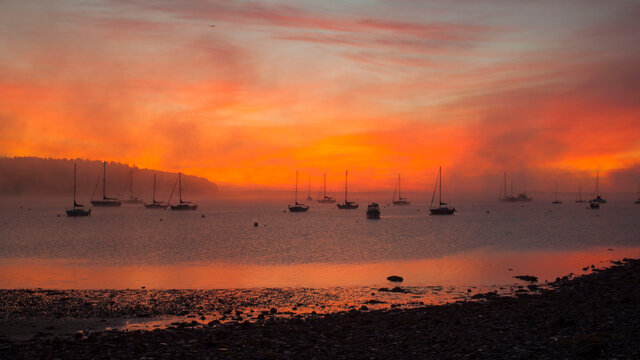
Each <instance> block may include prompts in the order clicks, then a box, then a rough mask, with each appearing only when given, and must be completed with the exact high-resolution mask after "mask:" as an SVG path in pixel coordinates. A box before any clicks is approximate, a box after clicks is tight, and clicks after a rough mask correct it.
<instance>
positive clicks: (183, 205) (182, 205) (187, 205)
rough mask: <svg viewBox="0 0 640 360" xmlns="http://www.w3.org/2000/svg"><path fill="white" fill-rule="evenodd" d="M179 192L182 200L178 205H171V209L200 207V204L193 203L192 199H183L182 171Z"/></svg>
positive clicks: (179, 176) (179, 174)
mask: <svg viewBox="0 0 640 360" xmlns="http://www.w3.org/2000/svg"><path fill="white" fill-rule="evenodd" d="M174 188H175V185H174ZM172 193H173V192H172ZM178 194H179V197H180V202H179V203H177V204H176V205H171V210H195V209H197V208H198V205H191V201H184V200H182V173H178Z"/></svg>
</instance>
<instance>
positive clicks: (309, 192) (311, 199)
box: [307, 176, 313, 201]
mask: <svg viewBox="0 0 640 360" xmlns="http://www.w3.org/2000/svg"><path fill="white" fill-rule="evenodd" d="M307 201H313V198H312V197H311V176H309V188H308V190H307Z"/></svg>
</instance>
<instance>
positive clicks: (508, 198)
mask: <svg viewBox="0 0 640 360" xmlns="http://www.w3.org/2000/svg"><path fill="white" fill-rule="evenodd" d="M503 188H504V197H503V198H500V201H506V202H528V201H531V200H532V199H531V197H529V195H527V192H526V191H523V192H521V193H520V194H518V196H513V179H512V180H511V195H509V196H507V172H506V171H505V172H504V187H503Z"/></svg>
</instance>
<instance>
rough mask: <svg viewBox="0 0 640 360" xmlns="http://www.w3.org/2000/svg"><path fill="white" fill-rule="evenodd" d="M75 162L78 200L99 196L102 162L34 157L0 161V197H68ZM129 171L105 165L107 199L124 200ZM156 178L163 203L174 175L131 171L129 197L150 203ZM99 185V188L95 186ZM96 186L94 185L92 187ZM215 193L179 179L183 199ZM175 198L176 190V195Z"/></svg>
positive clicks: (201, 182) (199, 182)
mask: <svg viewBox="0 0 640 360" xmlns="http://www.w3.org/2000/svg"><path fill="white" fill-rule="evenodd" d="M74 161H77V164H78V177H77V184H78V185H77V188H78V190H77V191H78V197H80V198H87V197H90V196H91V195H92V194H93V193H94V191H95V195H94V197H100V196H102V187H101V186H102V182H101V181H100V180H101V179H102V161H97V160H83V159H77V160H75V159H49V158H38V157H13V158H0V194H2V195H45V196H71V194H73V163H74ZM131 169H132V167H131V166H130V165H128V164H122V163H118V162H107V183H106V187H107V196H118V197H120V198H121V199H127V198H129V196H130V191H129V181H130V176H131ZM154 173H155V174H157V185H156V199H157V200H160V201H166V200H167V198H168V197H169V194H170V193H171V190H172V188H173V186H174V184H175V182H176V179H177V173H171V172H166V171H158V170H152V169H140V168H137V167H135V166H134V167H133V195H134V196H138V197H142V198H143V199H144V200H149V201H150V200H151V195H152V191H153V174H154ZM98 182H99V184H98ZM96 185H98V186H97V187H96ZM217 191H218V187H217V186H216V184H214V183H212V182H210V181H209V180H207V179H205V178H202V177H198V176H192V175H185V174H183V175H182V193H183V196H184V197H185V198H189V197H209V196H212V195H214V194H216V192H217ZM176 195H177V190H176V194H174V196H176Z"/></svg>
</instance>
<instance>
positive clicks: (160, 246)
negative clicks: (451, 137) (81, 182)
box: [0, 202, 640, 289]
mask: <svg viewBox="0 0 640 360" xmlns="http://www.w3.org/2000/svg"><path fill="white" fill-rule="evenodd" d="M457 207H458V210H459V211H458V212H457V213H456V214H455V215H454V216H448V217H446V216H445V217H437V216H428V215H427V213H428V210H427V209H426V206H425V205H420V204H419V205H409V206H404V207H394V206H383V208H382V219H380V220H378V221H376V220H366V219H365V214H364V213H365V209H364V208H365V206H364V204H361V209H357V210H338V209H336V207H335V205H334V206H331V205H319V204H314V205H312V207H311V209H310V210H309V212H307V213H289V212H288V211H285V210H286V205H278V206H268V205H259V206H248V205H231V206H230V205H220V204H216V203H215V202H210V203H201V204H200V207H199V208H198V210H197V211H195V212H175V211H170V210H165V211H163V210H149V209H145V208H143V207H134V206H123V207H121V208H104V209H103V208H93V213H92V215H91V216H90V217H88V218H68V217H66V216H65V214H64V203H61V204H60V205H58V204H54V205H48V206H36V205H34V204H31V207H29V205H28V204H22V208H20V207H19V206H8V205H5V207H4V208H2V209H0V232H1V233H2V236H1V237H0V287H1V288H34V287H42V288H79V289H83V288H84V289H88V288H94V289H95V288H115V289H118V288H139V287H142V286H145V287H147V288H158V289H167V288H195V289H212V288H229V289H231V288H258V287H303V286H304V287H334V286H383V285H385V284H387V285H388V283H387V282H386V280H385V279H386V277H387V276H389V275H393V274H396V275H401V276H403V277H404V278H405V283H404V284H406V285H407V286H449V285H455V286H483V285H494V284H505V283H508V282H510V281H511V279H512V276H513V275H515V274H521V273H532V274H535V275H537V276H539V277H540V278H541V279H543V280H553V279H554V278H555V277H556V276H561V275H564V274H566V273H568V272H578V271H579V270H580V269H581V268H582V267H583V266H586V265H590V264H593V263H598V262H603V261H608V260H610V259H619V258H622V257H633V256H638V255H640V253H639V251H638V248H639V247H640V221H638V220H639V219H640V206H637V205H635V204H626V203H609V204H604V205H603V206H602V208H601V209H600V210H588V209H587V208H586V204H576V203H566V204H563V205H552V204H546V203H544V204H543V203H536V202H533V203H526V204H517V203H516V204H508V203H500V202H492V203H487V204H459V205H458V206H457ZM254 222H257V223H258V226H254ZM609 249H613V250H609ZM509 269H512V270H511V271H510V270H509Z"/></svg>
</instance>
